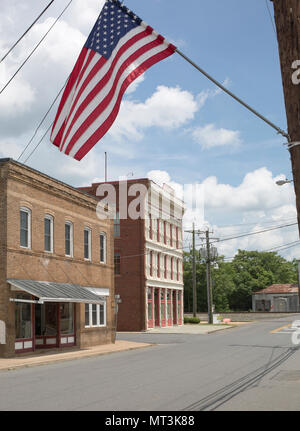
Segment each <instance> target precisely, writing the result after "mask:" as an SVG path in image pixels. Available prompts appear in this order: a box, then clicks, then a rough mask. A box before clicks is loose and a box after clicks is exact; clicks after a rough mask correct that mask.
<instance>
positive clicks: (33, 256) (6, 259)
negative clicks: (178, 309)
mask: <svg viewBox="0 0 300 431" xmlns="http://www.w3.org/2000/svg"><path fill="white" fill-rule="evenodd" d="M6 175H7V179H6ZM0 192H1V196H0V213H1V218H2V220H1V221H2V223H1V226H0V247H1V248H0V249H1V259H0V320H4V321H5V322H6V325H7V344H6V345H4V346H1V345H0V356H1V354H2V355H4V354H5V355H11V354H13V353H14V339H15V333H14V304H13V303H11V302H8V298H9V297H11V296H12V293H11V292H10V287H9V285H8V284H7V283H6V279H7V278H18V279H27V280H28V279H29V280H39V281H56V282H59V283H64V282H65V283H74V284H80V285H82V286H91V287H104V288H109V289H110V296H109V298H108V301H107V327H106V328H96V329H95V328H87V329H85V328H84V304H78V305H77V306H76V308H77V319H76V322H77V344H78V345H79V346H87V345H94V344H102V343H110V342H112V341H113V340H114V329H115V328H114V326H115V319H114V305H115V304H114V273H113V249H114V245H113V223H112V221H111V220H99V219H98V217H97V215H96V205H97V200H96V199H94V198H92V197H90V196H87V195H85V194H83V193H81V192H79V191H77V190H76V189H74V188H72V187H69V186H67V185H65V184H63V183H60V182H58V181H56V180H54V179H51V178H49V177H47V176H44V175H42V174H40V173H38V172H36V171H34V170H31V169H29V168H26V167H24V166H23V165H20V164H18V163H15V162H9V163H5V164H2V163H0ZM6 196H7V198H6ZM20 206H26V207H28V208H29V209H31V239H32V242H31V249H30V250H27V249H22V248H20V215H19V210H20ZM6 214H7V225H6V223H5V220H6ZM45 214H51V215H52V216H53V218H54V252H53V253H46V252H44V215H45ZM66 220H69V221H72V222H73V228H74V231H73V238H74V242H73V248H74V257H73V258H68V257H66V256H65V221H66ZM85 226H87V227H90V228H91V230H92V260H91V262H88V261H86V260H84V250H83V231H84V227H85ZM100 232H105V233H106V234H107V261H106V264H102V263H100V240H99V235H100ZM6 240H7V243H6Z"/></svg>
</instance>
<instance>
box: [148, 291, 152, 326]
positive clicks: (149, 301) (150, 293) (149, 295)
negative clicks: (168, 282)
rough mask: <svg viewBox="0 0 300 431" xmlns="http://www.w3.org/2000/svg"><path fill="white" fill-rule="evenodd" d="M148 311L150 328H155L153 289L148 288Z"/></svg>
mask: <svg viewBox="0 0 300 431" xmlns="http://www.w3.org/2000/svg"><path fill="white" fill-rule="evenodd" d="M147 307H148V308H147V311H148V328H153V299H152V289H151V288H148V295H147Z"/></svg>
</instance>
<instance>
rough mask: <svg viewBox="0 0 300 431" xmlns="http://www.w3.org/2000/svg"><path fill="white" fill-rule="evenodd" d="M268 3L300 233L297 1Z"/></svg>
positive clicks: (299, 13)
mask: <svg viewBox="0 0 300 431" xmlns="http://www.w3.org/2000/svg"><path fill="white" fill-rule="evenodd" d="M271 1H273V5H274V14H275V23H276V29H277V39H278V45H279V56H280V64H281V74H282V82H283V90H284V98H285V108H286V116H287V124H288V135H289V137H290V145H289V147H290V149H289V151H290V155H291V163H292V172H293V180H294V188H295V193H296V206H297V217H298V230H299V233H300V1H299V0H271ZM298 142H299V145H297V143H298Z"/></svg>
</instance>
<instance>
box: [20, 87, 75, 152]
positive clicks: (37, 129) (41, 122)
mask: <svg viewBox="0 0 300 431" xmlns="http://www.w3.org/2000/svg"><path fill="white" fill-rule="evenodd" d="M66 83H67V81H66V82H65V84H64V85H63V87H62V88H61V90H60V91H59V93H58V94H57V96H56V97H55V99H54V100H53V102H52V103H51V105H50V107H49V109H48V111H47V112H46V114H45V115H44V116H43V118H42V120H41V121H40V123H39V125H38V126H37V128H36V130H35V132H34V134H33V135H32V137H31V138H30V140H29V141H28V143H27V145H26V147H25V148H24V150H23V151H22V152H21V154H20V155H19V157H18V160H20V158H21V157H22V156H23V154H24V153H25V151H26V150H27V148H28V147H29V145H30V144H31V142H32V141H33V139H34V137H35V136H36V134H37V132H38V131H39V129H40V127H41V126H42V124H43V122H44V121H45V119H46V118H47V116H48V114H49V112H50V111H51V109H52V107H53V106H54V104H55V102H56V100H57V99H58V97H59V95H60V94H61V92H62V91H63V89H64V88H65V85H66ZM52 124H53V123H52ZM52 124H51V125H52ZM39 144H40V143H39ZM39 144H38V145H39ZM38 145H37V146H36V147H35V149H36V148H37V147H38ZM31 155H32V153H31V154H30V155H29V156H28V157H27V159H26V160H28V159H29V157H30V156H31Z"/></svg>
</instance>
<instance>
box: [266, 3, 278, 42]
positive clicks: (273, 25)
mask: <svg viewBox="0 0 300 431" xmlns="http://www.w3.org/2000/svg"><path fill="white" fill-rule="evenodd" d="M268 1H269V0H265V2H266V6H267V9H268V12H269V17H270V20H271V23H272V27H273V30H274V33H275V36H276V37H277V33H276V28H275V24H274V21H273V18H272V14H271V11H270V7H269V3H268Z"/></svg>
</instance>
